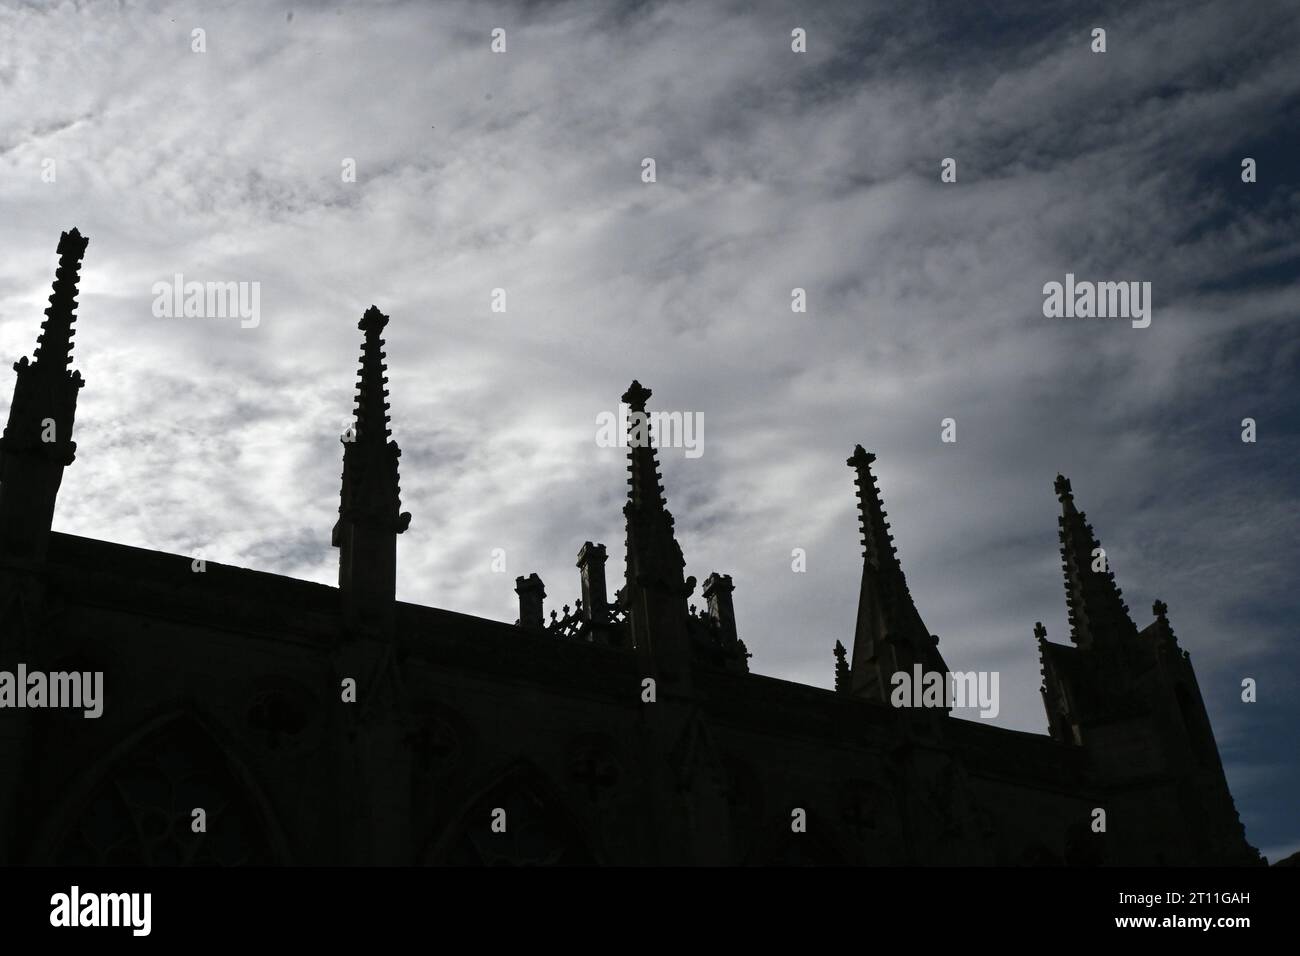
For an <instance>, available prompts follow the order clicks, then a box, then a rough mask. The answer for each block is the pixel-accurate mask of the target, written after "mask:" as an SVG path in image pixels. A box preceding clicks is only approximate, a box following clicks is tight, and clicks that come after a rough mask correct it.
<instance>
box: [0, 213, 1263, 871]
mask: <svg viewBox="0 0 1300 956" xmlns="http://www.w3.org/2000/svg"><path fill="white" fill-rule="evenodd" d="M85 246H86V240H85V239H84V238H82V237H81V236H80V235H79V234H78V233H77V232H76V230H73V231H72V232H70V233H65V234H64V236H63V238H62V240H61V241H60V243H59V254H60V263H59V268H58V275H57V278H56V282H55V285H54V294H53V295H52V296H51V297H50V303H51V305H50V308H49V309H48V310H47V312H46V315H47V318H46V322H45V324H44V327H43V328H44V330H43V332H42V336H41V341H40V348H39V349H38V351H37V355H36V359H35V361H34V362H32V363H30V364H29V363H28V362H27V360H26V359H23V360H22V361H21V362H19V363H18V365H16V366H15V368H16V370H17V372H18V384H17V388H16V390H15V395H14V401H13V403H12V405H11V408H10V412H9V420H8V427H7V428H6V430H5V432H4V437H3V439H0V669H3V668H9V669H12V668H13V667H14V665H15V664H16V662H19V661H21V662H25V663H26V664H27V666H28V668H29V669H33V670H35V669H43V670H45V671H56V670H79V671H103V672H104V675H105V678H104V680H105V698H106V703H105V707H104V712H103V716H102V717H100V718H99V719H95V720H87V719H83V718H82V716H81V714H80V712H68V711H56V710H31V709H24V710H16V709H5V710H0V765H2V766H4V767H5V768H6V771H7V772H6V773H5V774H3V775H0V860H2V861H3V862H7V863H28V862H34V863H47V862H68V863H73V862H94V863H155V864H156V863H163V864H166V863H224V864H239V863H264V862H278V863H303V864H312V863H336V862H355V863H401V864H406V863H450V864H580V863H699V864H725V863H813V864H838V863H847V864H901V863H921V864H950V863H959V864H966V863H969V864H1032V865H1039V864H1054V863H1067V864H1079V865H1088V864H1099V863H1110V864H1139V863H1153V864H1211V863H1240V864H1251V863H1258V862H1260V860H1259V856H1258V854H1257V853H1256V852H1255V850H1254V849H1253V848H1251V847H1250V846H1249V845H1248V844H1247V842H1246V840H1245V835H1244V832H1243V830H1242V827H1241V825H1240V823H1239V822H1238V818H1237V814H1236V811H1235V808H1234V806H1233V803H1232V798H1231V795H1230V794H1229V792H1228V788H1227V784H1226V781H1225V779H1224V776H1223V769H1222V766H1221V763H1220V760H1219V756H1218V752H1217V749H1216V746H1215V742H1214V735H1213V732H1212V730H1211V727H1210V724H1209V721H1208V718H1207V716H1206V713H1205V708H1204V705H1203V703H1202V700H1201V694H1200V691H1199V689H1198V688H1197V684H1196V678H1195V675H1194V673H1193V671H1192V667H1191V663H1190V661H1189V660H1188V657H1187V654H1186V653H1185V652H1184V651H1182V650H1181V649H1180V648H1179V647H1178V643H1177V640H1176V639H1175V637H1174V634H1173V630H1172V628H1171V627H1170V624H1169V621H1168V617H1167V609H1166V608H1165V607H1164V605H1163V604H1160V603H1157V605H1156V608H1155V615H1156V617H1155V621H1154V622H1153V623H1151V624H1150V625H1148V626H1147V627H1146V628H1144V629H1142V630H1140V631H1139V630H1138V629H1137V627H1136V626H1135V625H1134V624H1133V623H1132V621H1131V619H1130V618H1129V614H1128V609H1127V607H1126V606H1125V605H1124V603H1123V600H1122V597H1121V594H1120V591H1119V589H1118V587H1116V585H1115V583H1114V580H1113V577H1112V575H1111V574H1110V573H1109V572H1094V571H1092V570H1091V568H1092V564H1091V561H1092V554H1093V549H1094V548H1095V547H1097V544H1096V539H1095V537H1094V535H1093V532H1092V528H1091V527H1090V526H1089V525H1088V524H1087V522H1086V521H1085V519H1084V516H1083V514H1082V513H1080V512H1078V511H1077V510H1076V509H1075V506H1074V501H1073V494H1072V491H1071V489H1070V485H1069V482H1068V481H1066V480H1065V479H1064V478H1058V479H1057V492H1058V495H1059V496H1060V498H1061V502H1062V518H1061V542H1062V552H1061V553H1062V561H1063V567H1064V572H1065V582H1066V593H1067V599H1068V601H1069V607H1070V621H1071V631H1072V633H1071V640H1072V643H1071V644H1070V645H1057V644H1052V643H1049V642H1047V640H1046V637H1045V632H1044V631H1043V629H1042V627H1041V625H1040V626H1039V627H1038V628H1036V629H1035V634H1036V635H1037V638H1038V642H1039V651H1040V654H1041V658H1042V666H1043V699H1044V703H1045V705H1046V708H1047V714H1048V720H1049V726H1050V736H1038V735H1034V734H1027V733H1020V732H1016V731H1010V730H1003V729H999V728H995V727H992V726H988V725H984V724H978V723H975V722H972V721H966V720H958V719H954V718H953V717H951V716H950V715H949V713H948V712H947V710H946V709H930V710H925V709H899V708H894V707H892V706H890V705H889V700H888V699H889V691H890V676H891V675H892V674H893V673H894V672H896V671H900V670H901V671H910V670H911V668H912V666H913V665H914V664H920V665H921V666H922V667H923V668H925V669H926V670H927V671H934V670H939V671H942V670H946V665H945V664H944V662H943V658H942V657H941V656H940V654H939V651H938V647H937V644H936V641H935V639H934V638H933V637H931V635H930V633H929V631H928V630H927V629H926V627H925V625H924V623H923V622H922V620H921V617H920V615H919V613H918V612H917V609H916V607H915V605H914V604H913V602H912V599H911V596H910V594H909V592H908V588H907V583H906V580H905V578H904V575H903V572H902V569H901V567H900V566H899V562H898V557H897V554H896V552H895V550H894V547H893V542H892V539H891V537H890V535H889V531H888V528H889V526H888V523H887V522H886V520H885V512H884V509H883V506H882V503H881V496H880V493H879V490H878V489H877V487H876V482H875V478H874V477H873V476H872V473H871V464H872V461H873V460H874V456H872V455H870V454H868V453H867V452H865V451H864V450H863V449H862V448H860V447H859V448H858V449H856V450H855V452H854V454H853V456H852V457H851V458H850V459H849V464H850V466H851V467H852V468H853V469H854V473H855V476H856V481H857V486H858V493H859V510H860V518H861V530H862V535H863V545H864V561H863V572H862V587H861V592H860V595H859V610H858V619H857V627H856V633H855V635H854V640H853V646H852V649H851V651H848V650H846V649H845V648H844V647H843V646H842V645H840V644H839V642H836V647H835V664H834V667H835V672H834V673H835V687H836V690H834V691H828V690H821V689H817V688H813V687H807V686H803V685H799V684H794V683H791V682H788V681H784V680H776V679H773V678H770V677H762V676H758V675H755V674H751V673H749V668H748V657H749V654H748V652H747V651H746V649H745V646H744V644H743V642H742V641H741V640H740V638H739V637H738V636H737V634H736V626H735V615H734V611H733V606H732V581H731V578H730V577H729V576H727V575H723V574H716V573H715V574H712V575H710V576H709V577H708V578H707V579H706V581H705V582H704V585H703V589H702V592H701V593H702V596H703V598H704V599H705V601H706V602H707V612H704V613H696V612H695V611H694V610H693V609H692V607H691V605H690V598H691V595H692V594H693V593H694V591H695V588H696V582H695V579H694V578H689V577H686V576H685V575H684V561H683V558H682V553H681V549H680V548H679V547H678V544H677V542H676V539H675V537H674V533H673V519H672V516H671V514H670V513H669V512H668V510H667V507H666V501H665V496H664V492H663V487H662V485H661V482H660V476H659V471H658V462H657V459H656V452H655V450H654V448H653V446H651V445H646V444H640V445H638V444H637V443H632V445H633V447H630V448H629V475H630V477H629V495H628V501H627V504H626V507H625V509H624V514H625V518H626V522H627V540H626V548H627V562H626V563H627V574H626V578H625V580H624V582H623V586H622V587H621V588H620V589H618V591H617V592H615V593H614V594H613V595H612V596H611V595H609V594H608V593H607V589H606V584H605V560H606V555H607V552H606V549H605V547H604V546H603V545H599V544H594V543H592V542H586V543H585V544H583V545H582V547H581V550H580V551H579V552H578V556H577V566H578V570H579V579H580V585H581V593H582V598H581V600H580V601H578V602H575V604H574V606H573V607H572V609H570V608H569V607H568V606H566V607H565V611H564V614H563V615H562V616H561V615H557V614H555V613H552V615H551V619H550V620H549V621H548V620H547V619H546V617H545V615H544V613H543V599H544V596H545V588H544V585H543V583H542V582H541V580H540V579H539V578H537V576H536V575H531V576H528V577H521V578H519V580H518V584H517V590H518V592H519V599H520V620H519V621H518V622H516V623H515V624H514V625H510V624H504V623H499V622H496V621H490V620H485V619H482V618H477V617H471V616H467V615H463V614H457V613H455V612H452V611H445V610H439V609H436V608H427V607H419V606H415V605H411V604H406V603H402V602H397V601H395V600H394V585H395V580H396V536H397V535H398V534H400V533H401V532H402V531H404V530H405V529H406V526H407V524H408V523H409V521H410V515H408V514H406V513H404V512H402V511H401V507H400V500H399V487H398V458H399V456H400V451H399V449H398V448H397V445H396V443H394V442H392V441H391V440H390V439H389V432H388V424H389V420H388V405H387V398H388V396H387V392H386V387H385V382H386V379H385V378H384V355H383V351H382V349H383V342H382V340H381V339H380V334H381V332H382V330H383V328H384V325H385V324H386V323H387V321H388V319H387V316H384V315H383V314H382V313H380V312H379V310H378V309H375V308H373V307H372V308H371V309H369V310H367V312H366V314H365V316H364V317H363V318H362V320H361V323H360V328H361V330H362V331H363V332H364V345H363V349H362V357H361V363H360V380H359V393H358V396H357V409H356V426H355V428H354V429H353V430H352V432H351V433H350V434H349V435H348V436H345V446H344V454H343V461H344V470H343V482H342V494H341V500H340V507H339V519H338V523H337V524H336V525H335V528H334V532H333V543H334V545H335V546H336V547H338V548H339V549H340V572H339V587H337V588H333V587H326V586H322V585H318V584H313V583H309V582H304V581H297V580H293V579H289V578H285V577H281V576H278V575H272V574H264V573H261V572H257V571H248V570H242V569H237V568H230V567H223V566H220V565H215V564H208V565H207V567H206V570H205V571H204V572H203V573H195V572H194V570H193V569H192V565H191V558H190V557H187V556H182V555H172V554H163V553H158V552H151V551H144V550H139V549H136V548H130V547H125V546H123V545H118V544H110V543H106V542H102V541H94V540H90V539H87V538H82V537H77V536H74V535H68V534H58V533H53V532H51V530H50V527H51V522H52V519H53V512H54V503H55V498H56V495H57V491H58V487H59V481H60V480H61V477H62V473H63V469H64V468H65V467H66V466H67V465H69V464H71V463H72V460H73V450H74V448H75V445H74V444H73V443H72V441H71V435H72V425H73V416H74V413H75V407H76V395H77V390H78V389H79V388H80V386H81V380H80V377H79V376H78V375H77V374H76V373H75V372H69V365H70V362H71V339H72V326H73V322H74V319H75V307H76V301H75V299H76V281H77V274H78V269H79V267H80V260H81V257H82V254H83V253H84V250H85ZM623 398H624V401H626V402H627V403H628V405H629V406H630V408H631V410H632V412H633V413H636V412H637V411H643V410H644V409H645V407H646V402H647V401H648V399H649V398H650V392H649V390H648V389H645V388H644V387H642V386H641V385H640V384H638V383H635V382H634V383H633V384H632V387H631V388H630V389H629V390H628V392H627V394H625V395H624V396H623ZM51 419H52V420H53V421H54V422H55V423H56V426H57V428H56V432H57V434H56V435H55V436H54V440H53V441H50V440H48V439H47V440H42V429H43V427H44V426H45V425H47V424H48V421H49V420H51ZM828 650H830V649H829V648H828ZM345 678H352V679H354V680H355V681H356V684H357V702H356V703H345V702H343V701H342V699H341V693H340V688H341V685H342V682H343V681H344V679H345ZM647 679H651V680H653V682H654V688H655V700H654V702H653V703H650V702H647V701H646V697H647V696H648V694H647V691H646V689H645V688H646V686H647V685H646V681H647ZM200 807H201V808H203V809H204V810H205V812H206V815H207V830H206V832H205V833H194V832H193V830H192V828H191V814H192V811H193V809H194V808H200ZM1095 808H1102V809H1104V810H1105V811H1106V824H1107V826H1106V831H1107V832H1105V833H1104V834H1099V833H1095V832H1093V829H1092V826H1091V824H1092V821H1093V811H1094V809H1095ZM796 810H801V811H802V812H803V814H804V815H805V817H806V832H795V831H794V829H793V828H792V819H793V816H794V815H795V811H796ZM500 811H504V818H505V821H506V827H505V832H504V833H502V832H495V831H494V829H493V821H494V819H500V816H501V814H500Z"/></svg>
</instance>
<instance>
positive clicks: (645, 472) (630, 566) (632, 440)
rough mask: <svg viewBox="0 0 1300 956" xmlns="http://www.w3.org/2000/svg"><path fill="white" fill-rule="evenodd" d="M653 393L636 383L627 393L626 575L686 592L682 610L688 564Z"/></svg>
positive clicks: (633, 579)
mask: <svg viewBox="0 0 1300 956" xmlns="http://www.w3.org/2000/svg"><path fill="white" fill-rule="evenodd" d="M650 395H651V391H650V389H648V388H646V387H645V386H643V385H642V384H641V383H640V382H638V381H635V380H634V381H633V382H632V384H631V385H630V386H629V387H628V390H627V391H626V392H624V393H623V402H624V403H625V404H626V405H627V406H628V426H627V444H628V469H627V470H628V500H627V504H626V505H625V506H624V509H623V512H624V514H625V515H626V517H627V533H628V540H627V545H628V555H627V558H628V560H627V574H628V581H629V583H631V584H635V583H637V582H636V581H635V577H637V576H639V577H640V578H642V579H643V581H642V583H645V580H653V581H655V582H656V583H659V584H661V585H663V586H665V587H668V588H669V589H671V590H673V591H674V592H676V591H681V593H682V602H683V610H684V609H685V600H686V595H687V594H688V593H689V591H688V590H687V589H686V588H685V582H684V579H683V576H682V569H683V568H684V567H685V565H686V561H685V559H684V558H683V557H682V551H681V548H680V547H679V546H678V544H677V539H676V537H675V535H674V533H673V516H672V513H671V512H669V511H668V507H667V501H666V500H665V498H664V489H663V484H662V483H661V479H660V475H659V457H658V453H657V451H656V450H655V445H654V435H653V434H652V432H651V428H650V418H649V416H648V415H647V413H646V401H647V400H648V399H649V398H650Z"/></svg>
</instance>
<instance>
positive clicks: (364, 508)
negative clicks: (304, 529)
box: [332, 305, 411, 630]
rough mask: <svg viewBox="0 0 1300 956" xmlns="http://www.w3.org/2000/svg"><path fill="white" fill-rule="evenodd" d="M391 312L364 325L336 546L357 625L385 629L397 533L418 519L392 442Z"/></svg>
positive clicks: (365, 319)
mask: <svg viewBox="0 0 1300 956" xmlns="http://www.w3.org/2000/svg"><path fill="white" fill-rule="evenodd" d="M387 324H388V316H386V315H384V313H382V312H380V311H379V310H378V309H377V308H375V307H374V306H373V305H372V306H371V307H370V308H369V309H367V310H366V312H365V315H363V316H362V317H361V321H360V322H359V323H358V324H357V328H359V329H360V330H361V331H362V332H364V333H365V340H364V342H363V343H362V346H361V367H360V370H359V371H358V374H357V395H356V407H355V412H354V414H355V420H354V424H353V426H352V427H351V428H350V429H349V430H348V433H347V434H345V435H344V436H343V437H342V439H341V440H342V442H343V483H342V489H341V491H340V494H339V518H338V521H337V522H336V523H335V525H334V533H333V535H332V543H333V545H334V546H335V547H336V548H338V549H339V589H340V590H341V591H342V597H343V603H344V612H345V615H346V617H347V620H348V621H349V623H350V624H352V625H354V626H357V625H359V626H362V627H365V628H371V629H376V628H377V629H381V630H382V629H385V628H387V627H388V626H389V625H390V624H391V621H392V613H393V602H394V600H395V597H396V586H397V535H399V534H401V533H402V532H404V531H405V530H406V528H407V526H408V525H409V524H410V523H411V516H410V514H408V513H406V512H404V511H402V510H401V508H402V502H401V488H400V485H399V480H398V468H397V460H398V458H400V457H401V455H402V451H401V449H400V448H398V447H397V442H395V441H392V440H390V438H389V428H388V424H389V422H388V379H387V377H386V375H385V373H386V371H387V368H386V366H385V365H384V358H385V355H384V351H383V349H384V340H383V339H382V338H380V335H381V333H382V332H383V330H384V326H386V325H387Z"/></svg>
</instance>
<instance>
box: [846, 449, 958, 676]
mask: <svg viewBox="0 0 1300 956" xmlns="http://www.w3.org/2000/svg"><path fill="white" fill-rule="evenodd" d="M875 460H876V456H875V455H873V454H871V453H870V452H867V451H865V450H864V449H863V447H862V446H861V445H858V446H856V447H855V448H854V449H853V454H852V455H850V456H849V459H848V461H847V462H846V464H848V465H849V466H850V467H851V468H853V469H854V472H855V475H856V477H855V478H854V482H855V484H856V485H857V488H858V525H859V528H860V529H861V532H862V549H863V551H862V553H863V561H862V586H861V590H860V591H859V594H858V618H857V625H856V628H855V630H854V635H853V655H852V658H851V667H850V669H849V670H850V684H849V686H850V693H852V694H854V695H857V696H864V697H869V698H873V699H876V700H880V701H887V700H888V699H889V691H890V679H891V677H892V676H893V674H894V673H895V672H897V671H909V670H910V669H911V667H912V665H913V664H914V663H920V664H921V665H922V667H923V668H924V669H925V670H926V671H946V670H947V665H946V664H945V663H944V661H943V657H942V656H941V655H940V654H939V650H938V647H937V646H936V641H935V639H934V638H933V637H931V635H930V632H929V630H927V629H926V626H925V622H924V621H922V620H921V615H920V612H918V611H917V609H916V605H915V604H914V603H913V602H912V596H911V593H910V591H909V590H908V587H907V578H906V577H905V576H904V574H903V569H902V566H901V565H900V564H899V562H898V553H897V551H896V550H895V549H894V539H893V537H892V536H891V535H890V533H889V522H888V521H887V520H886V517H887V516H886V514H885V508H884V504H883V502H882V501H881V498H880V490H879V489H878V488H877V487H876V479H875V476H874V475H873V474H872V473H871V465H872V463H873V462H874V461H875Z"/></svg>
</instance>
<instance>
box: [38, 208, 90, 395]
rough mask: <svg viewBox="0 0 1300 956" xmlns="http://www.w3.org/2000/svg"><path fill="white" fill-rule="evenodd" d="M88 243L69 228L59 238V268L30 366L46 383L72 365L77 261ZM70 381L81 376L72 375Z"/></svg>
mask: <svg viewBox="0 0 1300 956" xmlns="http://www.w3.org/2000/svg"><path fill="white" fill-rule="evenodd" d="M89 241H90V240H89V239H87V238H85V237H84V236H82V234H81V233H80V232H78V231H77V230H76V228H73V229H72V230H71V231H69V232H65V233H63V234H62V235H61V236H60V237H59V248H58V253H59V265H58V269H57V270H56V271H55V273H54V289H53V291H52V292H51V293H50V304H49V306H48V307H47V308H46V310H45V321H44V322H42V323H41V335H40V339H39V340H38V342H37V345H36V354H35V356H34V357H33V358H34V361H33V365H34V366H35V367H36V368H38V369H40V370H41V371H42V377H43V378H45V379H46V381H48V382H53V381H57V380H58V379H59V378H61V377H62V376H63V375H65V374H67V370H68V366H69V365H71V364H72V337H73V335H74V334H75V330H74V329H73V324H74V323H75V322H76V320H77V314H76V313H77V282H78V280H79V278H80V273H81V258H82V256H84V255H85V253H86V244H87V243H88V242H89ZM71 377H72V378H73V379H74V380H76V381H78V382H79V381H80V379H81V376H80V375H78V374H76V373H75V372H74V373H72V376H71Z"/></svg>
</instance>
